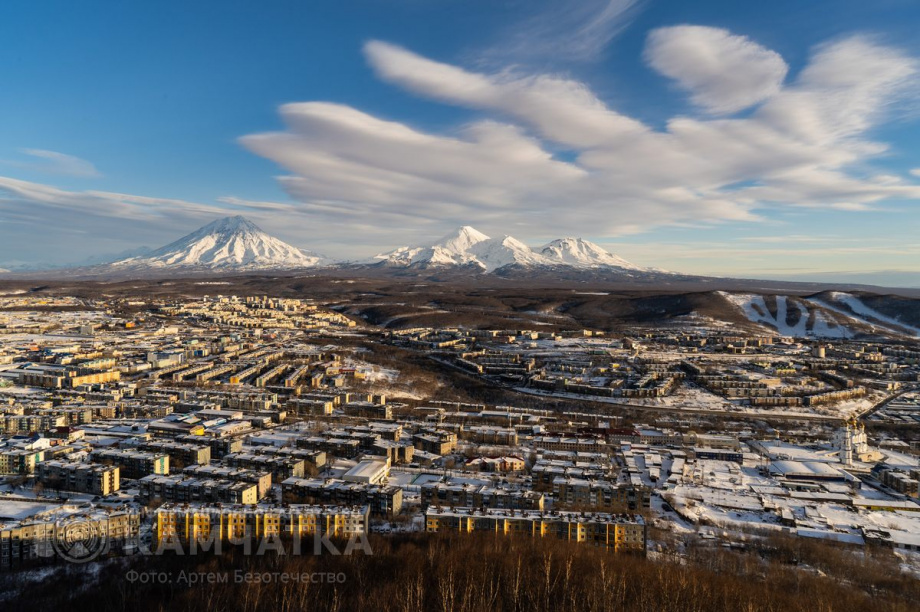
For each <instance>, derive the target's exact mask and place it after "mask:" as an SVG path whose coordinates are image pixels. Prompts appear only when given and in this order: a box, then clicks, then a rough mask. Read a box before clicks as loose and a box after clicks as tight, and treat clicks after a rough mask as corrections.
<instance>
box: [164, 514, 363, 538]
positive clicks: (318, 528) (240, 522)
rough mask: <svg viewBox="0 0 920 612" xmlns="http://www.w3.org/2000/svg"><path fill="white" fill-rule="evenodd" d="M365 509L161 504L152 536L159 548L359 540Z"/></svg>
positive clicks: (361, 533)
mask: <svg viewBox="0 0 920 612" xmlns="http://www.w3.org/2000/svg"><path fill="white" fill-rule="evenodd" d="M368 514H369V510H368V507H367V506H363V507H361V506H351V507H345V506H309V505H293V506H288V507H286V508H247V507H245V506H221V507H219V508H218V507H215V506H209V505H189V504H182V505H174V504H163V505H162V506H160V507H159V508H158V509H157V510H156V515H155V517H154V537H155V542H156V546H157V547H159V546H161V545H163V544H164V543H165V542H168V541H175V540H178V541H179V542H189V541H192V540H205V539H210V538H214V539H217V540H221V541H228V540H238V539H240V538H245V537H252V538H267V537H285V536H287V537H301V536H305V535H311V536H312V535H315V534H323V535H327V536H332V537H345V538H350V537H359V536H363V535H365V534H366V533H367V532H368V526H367V523H368Z"/></svg>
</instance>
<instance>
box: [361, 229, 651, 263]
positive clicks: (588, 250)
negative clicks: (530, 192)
mask: <svg viewBox="0 0 920 612" xmlns="http://www.w3.org/2000/svg"><path fill="white" fill-rule="evenodd" d="M374 260H375V261H376V262H381V263H383V264H384V265H389V266H415V267H423V268H424V267H431V266H456V265H475V266H478V267H479V268H482V269H483V270H485V271H487V272H492V271H494V270H498V269H500V268H504V267H505V266H524V267H553V266H565V267H574V268H609V269H616V270H620V271H635V272H641V271H644V269H643V268H640V267H639V266H636V265H634V264H631V263H629V262H628V261H626V260H625V259H623V258H622V257H618V256H616V255H614V254H612V253H608V252H607V251H605V250H604V249H602V248H601V247H599V246H598V245H596V244H594V243H593V242H588V241H587V240H582V239H581V238H560V239H559V240H554V241H552V242H550V243H549V244H547V245H546V246H544V247H541V248H539V249H532V248H531V247H529V246H527V245H526V244H524V243H523V242H521V241H520V240H518V239H517V238H514V237H513V236H504V237H502V238H489V237H488V236H486V235H485V234H483V233H482V232H480V231H478V230H476V229H474V228H472V227H470V226H468V225H465V226H463V227H461V228H459V229H457V230H456V231H454V232H452V233H450V234H448V235H447V236H444V237H443V238H441V239H440V240H438V241H436V242H434V243H433V244H430V245H423V246H415V247H408V246H406V247H400V248H398V249H395V250H393V251H390V252H388V253H382V254H380V255H377V256H376V257H375V258H374Z"/></svg>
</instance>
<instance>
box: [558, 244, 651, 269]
mask: <svg viewBox="0 0 920 612" xmlns="http://www.w3.org/2000/svg"><path fill="white" fill-rule="evenodd" d="M540 253H541V254H542V255H543V256H544V257H546V258H549V259H551V260H553V261H554V262H556V263H561V264H565V265H569V266H575V267H577V268H594V267H597V266H613V267H616V268H624V269H626V270H642V268H640V267H639V266H636V265H635V264H632V263H630V262H628V261H626V260H625V259H623V258H622V257H619V256H617V255H614V254H613V253H608V252H607V251H605V250H604V249H602V248H601V247H599V246H598V245H596V244H594V243H593V242H588V241H587V240H583V239H582V238H559V239H558V240H553V241H552V242H550V243H549V244H547V245H546V246H544V247H543V248H542V249H540Z"/></svg>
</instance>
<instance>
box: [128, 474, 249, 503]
mask: <svg viewBox="0 0 920 612" xmlns="http://www.w3.org/2000/svg"><path fill="white" fill-rule="evenodd" d="M137 484H138V489H139V494H138V499H140V501H141V502H143V503H145V504H149V503H151V502H180V503H195V502H200V503H210V502H222V503H230V504H255V503H258V501H259V486H258V485H257V484H255V483H252V482H244V481H234V480H222V479H217V478H192V477H184V476H179V475H176V476H161V475H159V474H151V475H149V476H144V477H143V478H141V479H140V480H139V481H138V483H137Z"/></svg>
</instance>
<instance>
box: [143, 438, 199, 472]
mask: <svg viewBox="0 0 920 612" xmlns="http://www.w3.org/2000/svg"><path fill="white" fill-rule="evenodd" d="M138 450H142V451H149V452H154V453H166V454H167V455H169V464H170V465H171V466H172V467H173V469H177V470H179V469H182V468H184V467H185V466H187V465H207V464H209V463H211V447H210V446H208V445H203V444H190V443H187V442H173V441H172V440H151V441H150V442H145V443H144V444H141V445H140V446H139V447H138Z"/></svg>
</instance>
